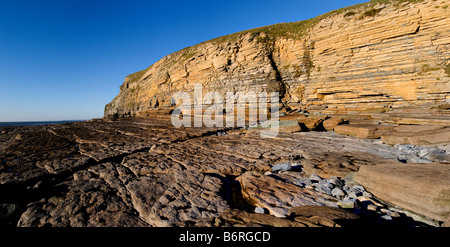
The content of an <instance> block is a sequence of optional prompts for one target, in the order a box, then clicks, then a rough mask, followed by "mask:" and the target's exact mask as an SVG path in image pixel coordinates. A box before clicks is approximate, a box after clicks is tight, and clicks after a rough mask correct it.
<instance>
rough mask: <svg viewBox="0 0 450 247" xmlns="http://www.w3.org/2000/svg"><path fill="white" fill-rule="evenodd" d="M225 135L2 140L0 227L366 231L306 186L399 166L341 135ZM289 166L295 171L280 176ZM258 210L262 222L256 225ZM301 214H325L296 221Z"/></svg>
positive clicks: (120, 124)
mask: <svg viewBox="0 0 450 247" xmlns="http://www.w3.org/2000/svg"><path fill="white" fill-rule="evenodd" d="M227 131H228V130H227V129H224V128H186V129H177V128H174V127H172V125H171V123H170V119H168V118H164V117H161V118H155V119H148V118H147V119H145V118H133V119H126V118H125V119H119V120H118V121H109V120H105V119H97V120H90V121H86V122H76V123H69V124H58V125H43V126H28V127H14V128H3V129H2V132H1V134H0V139H1V141H2V142H1V145H0V206H1V207H0V209H1V212H2V217H1V219H0V220H1V224H2V225H10V226H61V227H62V226H64V227H65V226H123V227H127V226H133V227H135V226H234V225H236V226H240V225H247V226H257V225H258V226H260V225H261V226H269V225H272V226H339V225H345V224H342V222H340V223H339V222H338V221H336V220H335V218H330V217H328V216H329V215H334V216H333V217H335V216H336V214H338V215H343V217H344V218H346V219H347V220H353V221H354V220H357V219H359V218H358V217H359V216H358V217H356V216H353V215H352V214H351V212H350V211H349V210H347V209H339V208H338V206H337V203H336V202H337V201H338V199H336V197H332V196H331V195H334V196H336V195H338V197H339V194H338V193H337V192H339V191H337V190H336V191H334V192H333V193H331V192H327V188H326V186H325V185H323V186H322V184H321V183H317V184H318V185H320V186H321V187H320V189H318V188H314V187H312V186H309V187H308V185H307V184H304V182H305V181H306V180H304V178H308V177H310V175H312V174H315V175H318V176H320V177H321V178H324V179H328V180H329V181H332V180H333V179H334V180H336V177H339V178H343V177H344V176H346V175H347V174H349V173H354V172H357V171H358V170H359V168H360V167H361V166H371V165H376V164H378V163H380V162H384V163H390V162H391V163H398V160H397V157H398V156H399V155H400V154H403V153H401V151H402V150H399V149H398V148H397V147H392V146H389V145H385V144H380V143H377V142H373V141H367V140H363V139H360V138H356V137H349V136H343V135H339V134H336V133H334V132H296V133H282V132H280V133H279V135H278V136H277V137H276V138H273V139H268V138H266V139H264V138H261V137H260V135H259V134H258V133H257V132H242V133H240V134H236V133H234V134H232V132H229V134H228V132H227ZM285 163H289V164H295V165H292V166H285V165H280V164H285ZM274 166H275V168H273V167H274ZM279 167H282V168H283V167H287V168H283V169H284V170H283V169H281V168H279ZM280 169H281V170H280ZM286 169H288V170H286ZM289 169H290V170H289ZM273 172H278V173H273ZM328 180H327V181H328ZM301 181H303V182H301ZM324 181H325V180H324ZM313 185H314V184H313ZM316 187H317V186H316ZM330 189H331V188H330ZM325 192H327V193H328V194H327V193H325ZM255 207H259V208H260V210H259V211H260V212H265V211H266V210H267V212H266V213H263V214H256V213H254V211H255ZM298 207H311V208H315V209H314V212H322V213H320V215H311V214H305V213H304V212H305V210H302V209H297V210H296V211H295V210H294V211H292V210H293V209H295V208H298ZM316 209H317V210H316ZM338 209H339V210H340V211H339V210H338ZM336 210H338V211H339V212H338V211H336ZM342 210H344V211H346V210H347V211H346V212H348V215H347V214H346V213H345V212H343V211H342ZM293 212H294V213H293ZM295 212H297V213H295ZM298 212H303V213H301V214H300V213H298ZM323 212H330V213H323ZM327 215H328V216H327ZM327 217H328V218H327ZM344 222H345V220H344Z"/></svg>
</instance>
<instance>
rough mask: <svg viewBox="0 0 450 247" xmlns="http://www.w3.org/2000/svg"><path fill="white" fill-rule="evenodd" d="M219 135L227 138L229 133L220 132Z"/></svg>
mask: <svg viewBox="0 0 450 247" xmlns="http://www.w3.org/2000/svg"><path fill="white" fill-rule="evenodd" d="M217 135H218V136H226V135H227V132H221V131H219V132H217Z"/></svg>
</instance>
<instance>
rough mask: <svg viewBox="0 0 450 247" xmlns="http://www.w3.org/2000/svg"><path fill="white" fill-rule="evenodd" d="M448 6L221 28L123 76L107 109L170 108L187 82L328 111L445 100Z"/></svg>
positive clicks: (367, 9)
mask: <svg viewBox="0 0 450 247" xmlns="http://www.w3.org/2000/svg"><path fill="white" fill-rule="evenodd" d="M449 11H450V9H449V8H448V3H447V2H445V1H432V0H425V1H421V0H419V1H401V0H392V1H381V0H373V1H370V2H368V3H365V4H360V5H355V6H351V7H347V8H344V9H340V10H336V11H333V12H330V13H327V14H324V15H322V16H319V17H316V18H314V19H310V20H306V21H301V22H294V23H281V24H276V25H272V26H267V27H262V28H256V29H252V30H248V31H243V32H239V33H235V34H231V35H227V36H223V37H219V38H216V39H213V40H210V41H206V42H203V43H201V44H198V45H195V46H192V47H188V48H185V49H183V50H180V51H178V52H175V53H173V54H170V55H167V56H165V57H164V58H162V59H161V60H160V61H158V62H156V63H155V64H153V65H151V66H150V67H148V68H147V69H144V70H142V71H139V72H137V73H134V74H131V75H129V76H127V77H126V78H125V81H124V83H123V84H122V86H121V87H120V93H119V95H117V97H116V98H115V99H114V100H113V101H112V102H111V103H109V104H108V105H106V107H105V116H114V115H116V116H136V115H148V114H151V112H152V111H151V110H154V109H159V108H165V107H170V106H172V107H173V105H174V104H176V103H177V102H173V101H172V100H171V97H172V96H173V94H174V93H175V92H188V93H190V94H191V95H192V94H193V91H194V84H200V85H201V86H202V90H203V95H205V94H206V93H208V92H212V91H215V92H218V93H219V94H220V95H222V96H223V98H225V93H226V92H234V93H236V92H243V93H247V92H254V93H258V92H278V93H279V95H280V101H281V103H282V106H285V107H290V108H298V107H302V108H307V109H309V110H310V111H314V110H316V111H320V112H327V113H336V112H340V113H344V112H362V111H373V110H376V109H390V108H396V107H399V106H406V105H417V104H422V103H430V102H434V101H445V100H449V99H450V98H449V97H450V96H449V93H450V82H449V80H450V18H449V17H450V12H449ZM192 97H193V95H192ZM196 100H197V101H198V100H200V99H196ZM193 102H194V99H192V103H193Z"/></svg>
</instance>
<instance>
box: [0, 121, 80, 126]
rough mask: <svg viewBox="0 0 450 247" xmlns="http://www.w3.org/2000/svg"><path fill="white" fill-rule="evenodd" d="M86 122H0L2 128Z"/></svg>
mask: <svg viewBox="0 0 450 247" xmlns="http://www.w3.org/2000/svg"><path fill="white" fill-rule="evenodd" d="M80 121H86V120H61V121H28V122H0V127H7V126H8V127H9V126H31V125H45V124H63V123H73V122H80Z"/></svg>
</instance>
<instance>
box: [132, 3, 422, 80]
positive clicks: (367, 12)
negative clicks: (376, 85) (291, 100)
mask: <svg viewBox="0 0 450 247" xmlns="http://www.w3.org/2000/svg"><path fill="white" fill-rule="evenodd" d="M423 1H425V0H371V1H369V2H367V3H362V4H356V5H353V6H349V7H345V8H342V9H337V10H333V11H331V12H328V13H325V14H323V15H320V16H317V17H315V18H312V19H308V20H303V21H297V22H289V23H279V24H274V25H270V26H264V27H258V28H254V29H250V30H245V31H241V32H237V33H233V34H229V35H225V36H221V37H217V38H215V39H212V40H208V41H205V42H202V43H200V44H197V45H194V46H191V47H186V48H184V49H182V50H180V51H177V52H175V53H173V54H171V56H172V57H171V58H168V59H166V60H165V61H164V66H172V65H173V64H176V63H182V62H185V61H187V60H189V59H190V58H192V57H193V56H195V55H196V54H197V53H198V48H199V46H200V45H201V44H205V43H212V44H215V45H220V44H226V43H233V42H236V41H238V40H239V39H241V38H242V37H243V36H244V35H246V34H250V35H251V36H250V37H251V38H252V39H256V42H257V43H258V44H261V45H263V46H265V47H267V48H268V49H269V50H271V49H273V47H274V44H275V40H277V39H279V38H286V39H294V40H300V39H301V38H303V37H304V36H305V34H307V32H308V30H309V29H310V28H312V27H314V26H315V25H316V24H317V23H319V22H320V21H321V20H324V19H326V18H329V17H332V16H335V15H339V14H343V16H344V17H350V16H354V15H356V14H358V13H361V15H360V19H362V18H364V17H366V16H375V15H377V14H378V13H379V12H380V11H381V8H380V7H381V6H380V7H377V6H378V5H385V4H392V5H394V6H397V7H399V6H402V5H404V4H407V3H418V2H423ZM303 65H304V66H306V67H305V68H306V72H307V74H309V73H310V72H311V70H312V68H314V64H312V62H310V61H308V60H307V59H306V60H305V61H303ZM146 71H147V69H145V70H142V71H139V72H136V73H134V74H131V75H129V76H128V77H129V78H130V81H131V82H130V83H133V82H135V81H137V80H140V79H142V76H143V75H144V74H145V72H146Z"/></svg>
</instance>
